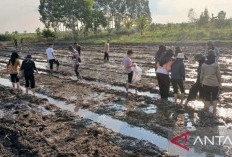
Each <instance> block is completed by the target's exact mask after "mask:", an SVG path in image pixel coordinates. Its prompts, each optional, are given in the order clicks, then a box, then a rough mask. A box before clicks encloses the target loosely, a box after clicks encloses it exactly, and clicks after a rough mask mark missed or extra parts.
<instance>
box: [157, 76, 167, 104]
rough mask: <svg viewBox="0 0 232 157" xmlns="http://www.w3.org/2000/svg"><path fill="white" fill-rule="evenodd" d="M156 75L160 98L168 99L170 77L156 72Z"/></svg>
mask: <svg viewBox="0 0 232 157" xmlns="http://www.w3.org/2000/svg"><path fill="white" fill-rule="evenodd" d="M156 77H157V80H158V84H159V90H160V96H161V99H165V100H167V99H168V96H169V90H170V78H169V75H165V74H161V73H156Z"/></svg>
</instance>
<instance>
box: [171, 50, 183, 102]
mask: <svg viewBox="0 0 232 157" xmlns="http://www.w3.org/2000/svg"><path fill="white" fill-rule="evenodd" d="M184 59H185V57H184V54H183V53H178V55H177V56H176V60H175V61H174V62H173V64H172V68H171V69H172V70H171V82H172V86H173V90H174V91H173V93H174V98H175V103H176V104H177V99H178V86H179V88H180V91H181V95H180V98H181V102H180V105H182V104H183V101H184V94H185V87H184V81H185V66H184Z"/></svg>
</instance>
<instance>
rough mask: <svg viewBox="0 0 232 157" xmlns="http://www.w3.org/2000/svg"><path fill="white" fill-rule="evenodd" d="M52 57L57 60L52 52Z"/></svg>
mask: <svg viewBox="0 0 232 157" xmlns="http://www.w3.org/2000/svg"><path fill="white" fill-rule="evenodd" d="M52 56H53V58H54V59H56V58H55V55H54V51H53V52H52Z"/></svg>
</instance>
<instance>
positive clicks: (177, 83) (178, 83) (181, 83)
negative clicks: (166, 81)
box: [171, 79, 185, 94]
mask: <svg viewBox="0 0 232 157" xmlns="http://www.w3.org/2000/svg"><path fill="white" fill-rule="evenodd" d="M171 82H172V86H173V93H174V94H178V86H179V88H180V91H181V93H182V94H183V93H185V89H184V81H183V80H181V79H178V80H177V79H172V80H171Z"/></svg>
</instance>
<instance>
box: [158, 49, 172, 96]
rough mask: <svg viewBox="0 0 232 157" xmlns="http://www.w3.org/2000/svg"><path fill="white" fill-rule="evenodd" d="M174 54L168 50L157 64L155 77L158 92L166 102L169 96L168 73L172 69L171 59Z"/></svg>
mask: <svg viewBox="0 0 232 157" xmlns="http://www.w3.org/2000/svg"><path fill="white" fill-rule="evenodd" d="M173 55H174V53H173V51H172V50H171V49H169V50H168V51H167V52H166V53H165V54H164V55H163V56H162V57H161V58H160V61H159V62H158V63H157V65H156V66H157V70H156V77H157V80H158V84H159V91H160V96H161V99H164V100H167V99H168V96H169V90H170V78H169V72H170V71H171V67H172V57H173Z"/></svg>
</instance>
